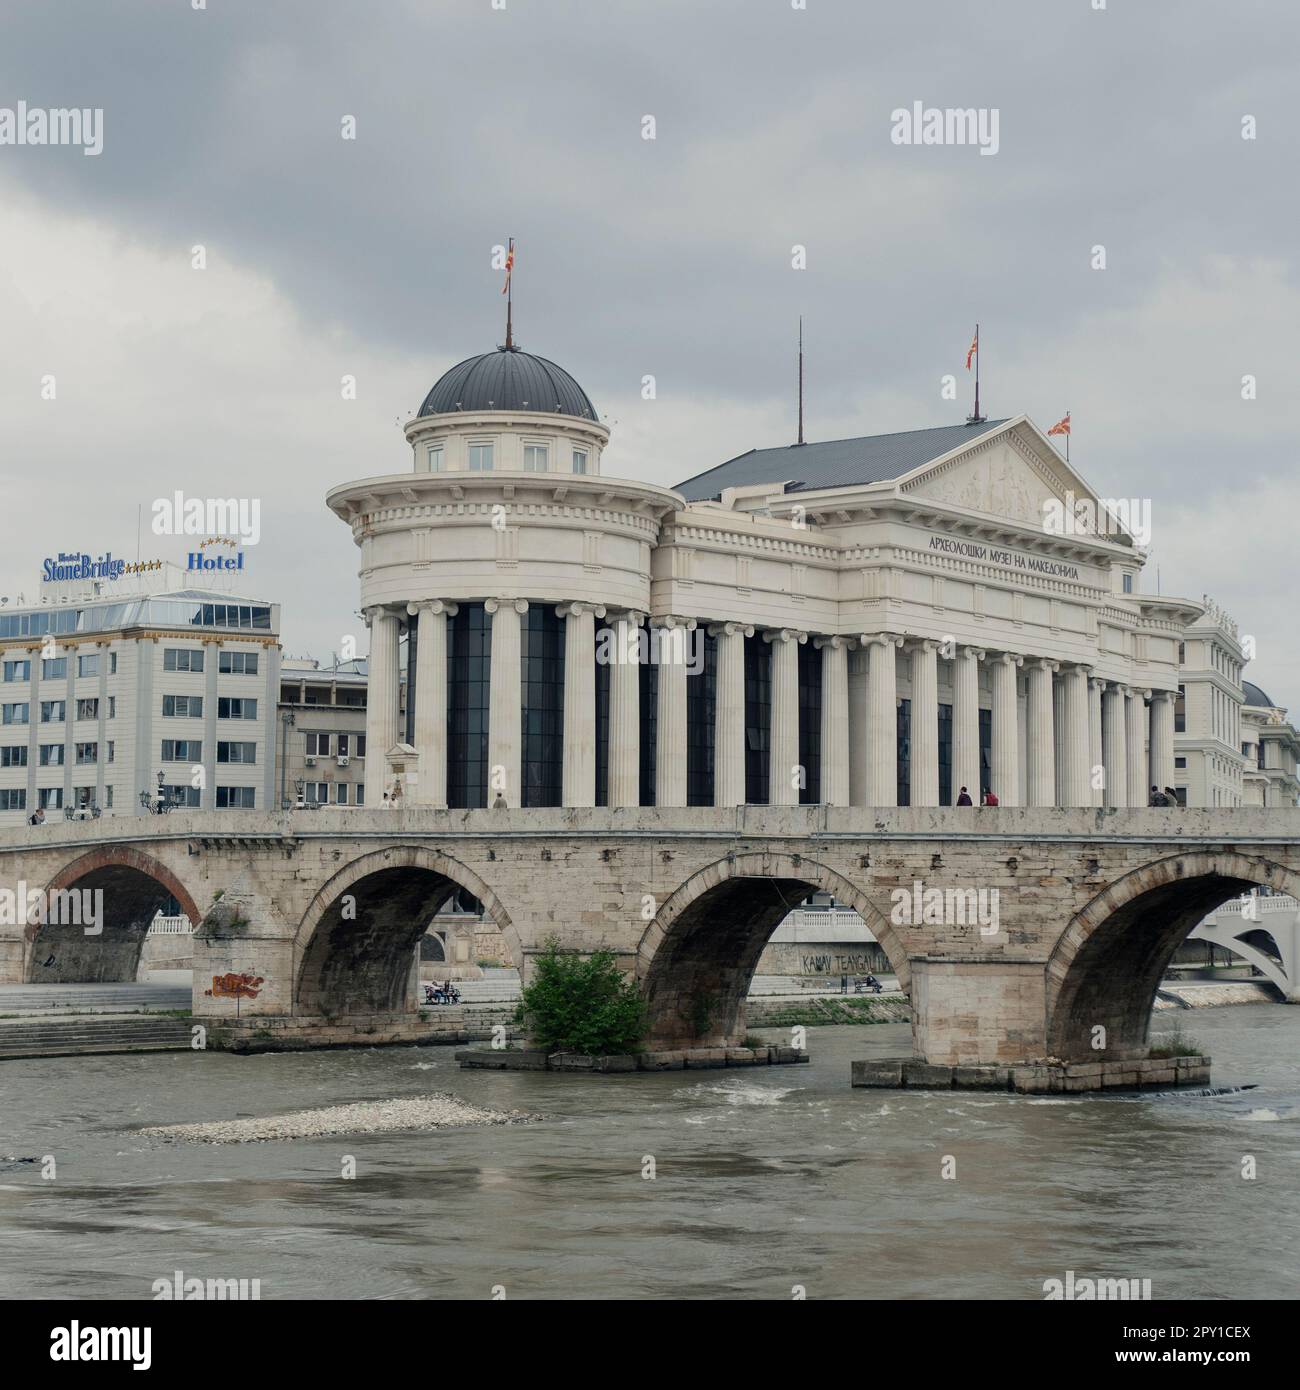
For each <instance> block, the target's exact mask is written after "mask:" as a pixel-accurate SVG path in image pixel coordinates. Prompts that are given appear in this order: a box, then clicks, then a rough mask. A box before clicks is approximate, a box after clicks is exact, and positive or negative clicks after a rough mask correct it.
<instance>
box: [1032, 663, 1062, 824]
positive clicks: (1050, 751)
mask: <svg viewBox="0 0 1300 1390" xmlns="http://www.w3.org/2000/svg"><path fill="white" fill-rule="evenodd" d="M1056 669H1057V663H1056V662H1055V661H1043V660H1035V661H1031V662H1030V663H1029V710H1028V714H1029V740H1028V748H1027V754H1028V756H1027V759H1026V772H1027V774H1028V775H1027V779H1026V782H1027V788H1028V792H1029V796H1028V801H1029V805H1031V806H1055V805H1056V730H1055V728H1054V726H1053V723H1052V716H1053V713H1054V711H1053V708H1052V673H1053V672H1054V671H1055V670H1056Z"/></svg>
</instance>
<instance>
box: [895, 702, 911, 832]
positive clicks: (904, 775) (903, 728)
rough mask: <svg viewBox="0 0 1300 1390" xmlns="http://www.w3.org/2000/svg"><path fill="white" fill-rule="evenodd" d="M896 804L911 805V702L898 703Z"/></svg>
mask: <svg viewBox="0 0 1300 1390" xmlns="http://www.w3.org/2000/svg"><path fill="white" fill-rule="evenodd" d="M897 795H898V804H899V805H900V806H910V805H911V804H912V702H911V700H900V701H899V702H898V792H897Z"/></svg>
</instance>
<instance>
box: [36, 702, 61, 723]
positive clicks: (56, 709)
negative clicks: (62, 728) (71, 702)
mask: <svg viewBox="0 0 1300 1390" xmlns="http://www.w3.org/2000/svg"><path fill="white" fill-rule="evenodd" d="M67 717H68V702H67V701H66V700H42V701H41V723H42V724H62V723H63V721H64V720H65V719H66V718H67Z"/></svg>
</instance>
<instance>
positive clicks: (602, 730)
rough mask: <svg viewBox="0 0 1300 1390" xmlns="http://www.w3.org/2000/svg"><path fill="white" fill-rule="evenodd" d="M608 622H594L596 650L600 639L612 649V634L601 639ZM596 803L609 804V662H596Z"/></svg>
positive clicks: (598, 649)
mask: <svg viewBox="0 0 1300 1390" xmlns="http://www.w3.org/2000/svg"><path fill="white" fill-rule="evenodd" d="M607 630H608V624H606V623H602V622H600V621H597V623H596V651H597V652H599V651H600V650H601V645H600V644H601V641H602V640H603V641H604V642H605V643H606V644H607V646H610V647H611V649H612V643H613V640H614V634H613V632H612V631H611V632H610V634H609V636H608V637H605V638H603V639H602V637H601V633H602V632H604V631H607ZM596 805H597V806H608V805H609V662H608V661H597V662H596Z"/></svg>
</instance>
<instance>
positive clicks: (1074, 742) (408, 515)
mask: <svg viewBox="0 0 1300 1390" xmlns="http://www.w3.org/2000/svg"><path fill="white" fill-rule="evenodd" d="M405 436H406V443H407V447H408V448H409V450H410V453H409V456H408V466H407V467H406V469H405V470H403V471H401V472H395V473H390V474H385V475H383V476H380V477H371V478H364V479H361V480H358V481H356V482H351V483H346V484H344V485H342V486H340V487H336V488H334V489H333V490H332V491H331V492H330V493H329V496H328V504H329V506H330V507H331V508H332V510H333V511H334V512H335V513H336V514H337V515H338V516H339V517H340V518H341V519H343V520H344V521H346V522H347V523H348V524H349V525H350V526H351V528H352V532H353V537H354V540H355V542H356V544H357V545H358V546H359V547H360V552H361V569H360V575H361V591H362V604H363V609H364V612H365V615H366V620H367V622H368V624H369V625H370V628H371V664H370V700H369V715H368V720H369V723H368V747H369V748H370V749H371V750H372V756H371V759H370V762H371V766H369V767H368V768H367V782H368V784H370V785H368V789H367V803H368V804H371V805H376V804H380V802H381V798H382V796H383V795H384V794H385V793H386V794H387V795H388V797H389V799H390V800H396V801H398V802H399V803H402V802H405V803H406V804H415V805H428V806H451V807H475V806H492V805H494V804H496V805H501V804H504V805H506V806H539V807H540V806H600V805H608V806H613V807H620V806H637V805H642V806H650V805H658V806H688V805H690V806H708V805H711V806H719V807H727V806H736V805H739V804H742V803H747V802H750V803H770V804H793V803H798V802H804V803H817V802H821V803H826V804H830V805H833V806H864V807H870V806H878V807H886V806H894V805H900V804H902V805H907V804H911V805H915V806H937V805H950V804H952V803H953V802H954V801H955V800H956V799H957V797H958V795H959V794H960V790H961V788H962V787H966V788H967V789H969V792H970V794H971V795H972V797H973V798H975V799H977V800H978V796H979V793H980V791H981V790H982V789H986V788H987V789H990V790H992V791H993V792H995V793H996V795H997V796H998V798H999V799H1000V801H1001V802H1002V803H1003V804H1004V805H1009V806H1016V805H1027V806H1052V805H1059V806H1075V807H1077V806H1094V805H1103V804H1104V805H1109V806H1145V805H1146V804H1147V799H1148V795H1147V794H1148V789H1149V787H1150V786H1151V785H1152V784H1158V785H1160V786H1161V787H1164V786H1167V785H1172V783H1173V780H1174V767H1173V730H1174V720H1173V700H1174V697H1175V695H1176V692H1177V687H1178V676H1177V671H1178V665H1177V663H1178V641H1179V636H1180V634H1181V633H1182V631H1183V629H1184V627H1185V625H1186V624H1187V623H1188V622H1189V621H1191V620H1193V619H1194V618H1195V617H1196V616H1198V615H1199V614H1200V612H1201V611H1202V610H1201V605H1200V604H1197V603H1193V602H1189V601H1185V600H1181V599H1176V598H1168V597H1155V596H1152V595H1149V594H1144V593H1142V592H1141V587H1142V586H1141V575H1142V569H1143V565H1144V562H1145V556H1144V554H1143V552H1142V551H1141V549H1140V548H1139V547H1138V546H1136V545H1135V543H1134V542H1133V540H1132V538H1131V537H1130V536H1129V535H1128V534H1127V533H1125V532H1123V531H1122V530H1114V529H1113V530H1110V531H1108V532H1107V533H1105V534H1101V533H1092V532H1089V531H1087V530H1086V529H1084V528H1076V529H1074V530H1072V531H1071V532H1070V533H1069V534H1054V533H1053V532H1052V531H1051V530H1050V529H1048V528H1046V527H1045V526H1044V524H1043V516H1044V508H1045V506H1058V507H1059V506H1063V505H1065V504H1066V499H1074V498H1080V499H1084V500H1085V501H1087V502H1092V503H1097V505H1098V507H1099V506H1100V503H1099V502H1098V501H1097V499H1096V496H1095V494H1094V493H1093V491H1092V489H1091V488H1089V486H1088V484H1087V483H1086V482H1085V481H1084V480H1083V479H1082V478H1081V477H1080V476H1079V475H1078V473H1077V472H1076V471H1075V470H1074V469H1072V468H1071V467H1070V465H1069V464H1068V463H1067V462H1066V461H1065V460H1064V459H1063V458H1062V457H1061V456H1060V455H1059V454H1058V453H1057V451H1056V450H1055V449H1054V448H1053V447H1052V445H1051V443H1050V442H1049V441H1048V439H1047V438H1046V437H1045V436H1044V434H1043V433H1042V431H1041V430H1040V429H1039V428H1038V427H1037V426H1036V425H1035V424H1034V423H1033V422H1032V421H1031V420H1030V419H1029V418H1028V417H1026V416H1023V415H1020V416H1015V417H1011V418H1006V419H998V420H978V421H976V422H974V423H971V424H967V425H945V426H940V427H937V428H930V429H919V430H913V431H908V432H904V433H901V434H892V435H876V436H870V437H866V438H859V439H845V440H834V441H830V442H826V443H820V444H805V445H795V446H791V447H786V448H768V449H757V450H751V451H750V452H748V453H746V454H742V455H740V456H739V457H736V458H733V459H731V460H729V461H728V462H726V463H723V464H720V465H719V466H718V467H716V468H712V469H710V470H709V471H707V472H704V473H701V474H699V475H697V476H695V477H692V478H689V479H687V480H686V481H684V482H682V483H680V484H679V485H678V486H677V487H676V488H673V489H667V488H663V487H657V486H653V485H650V484H646V483H641V482H636V481H632V480H628V479H623V478H616V477H611V476H608V475H607V474H605V472H604V471H603V467H602V454H603V451H604V449H605V446H606V444H607V443H608V440H609V431H608V429H607V428H606V427H605V426H604V425H603V424H602V423H601V422H600V419H599V416H598V414H597V411H596V408H595V406H594V405H593V404H592V402H591V400H590V398H589V397H588V396H587V394H586V392H585V391H584V390H583V389H582V387H581V386H580V385H579V384H578V383H577V381H575V380H574V378H573V377H572V376H570V375H569V373H567V372H566V371H564V370H563V369H562V368H560V367H558V366H556V365H555V364H554V363H552V362H549V361H547V360H546V359H544V358H541V357H536V356H533V355H531V354H529V353H525V352H522V351H519V350H518V349H516V348H513V347H512V348H508V349H498V350H497V351H495V352H490V353H485V354H483V355H481V356H478V357H473V358H469V359H467V360H466V361H464V362H461V363H460V364H458V365H457V366H456V367H453V368H452V369H451V370H450V371H449V372H447V373H446V375H445V376H444V377H443V378H442V379H441V380H440V381H438V382H437V384H436V385H435V386H434V387H433V389H432V390H431V391H430V392H429V395H428V397H427V398H426V400H425V401H424V404H423V406H422V408H421V410H420V412H419V414H418V415H417V416H416V418H415V419H413V420H411V421H410V422H409V423H408V424H407V425H406V427H405ZM607 629H608V630H609V631H608V632H607V631H606V630H607ZM641 630H648V631H649V632H653V633H654V634H655V635H656V636H657V637H675V639H676V640H674V641H667V642H665V641H655V642H649V643H647V642H645V641H640V642H638V637H639V636H640V635H641ZM403 634H405V635H406V636H407V637H408V642H407V644H406V655H407V663H408V671H407V679H408V686H409V689H410V690H412V691H413V692H414V695H413V697H412V698H410V699H408V701H407V710H406V716H405V722H404V723H403V724H402V725H401V726H400V727H399V721H398V688H399V672H398V663H399V652H400V651H401V649H402V648H401V638H402V636H403ZM611 650H612V651H620V652H625V651H629V650H633V651H636V650H639V651H640V652H642V653H643V654H644V653H651V654H656V653H657V654H659V655H657V656H656V655H650V656H646V657H643V659H641V660H639V661H635V662H628V661H614V662H607V661H605V660H601V659H598V655H597V654H598V652H605V651H611ZM665 652H667V653H674V652H676V653H680V654H681V655H680V656H679V657H678V658H676V659H671V658H670V659H664V658H663V656H662V654H663V653H665ZM374 750H387V757H376V756H375V755H374ZM1099 768H1103V769H1104V777H1103V776H1101V775H1098V774H1097V773H1096V772H1095V771H1094V770H1095V769H1099ZM381 782H382V788H381V786H380V785H379V784H380V783H381Z"/></svg>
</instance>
